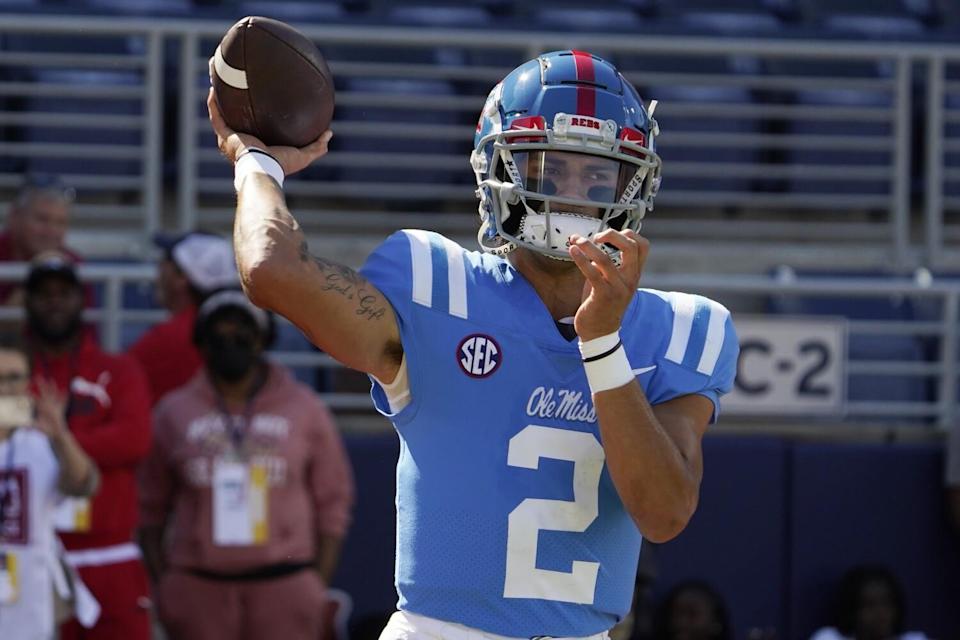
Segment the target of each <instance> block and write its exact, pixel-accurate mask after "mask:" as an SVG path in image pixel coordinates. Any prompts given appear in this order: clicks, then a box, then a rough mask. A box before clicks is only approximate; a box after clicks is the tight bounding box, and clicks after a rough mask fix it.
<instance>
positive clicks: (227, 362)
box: [206, 334, 260, 382]
mask: <svg viewBox="0 0 960 640" xmlns="http://www.w3.org/2000/svg"><path fill="white" fill-rule="evenodd" d="M206 352H207V366H208V367H209V368H210V372H211V373H213V375H214V376H216V377H217V378H220V379H221V380H223V381H224V382H238V381H240V380H242V379H243V378H244V377H245V376H246V375H247V374H248V373H250V370H251V369H253V368H254V367H255V366H256V365H257V364H258V363H259V362H260V354H259V353H257V349H256V346H255V344H254V342H253V341H252V340H249V339H246V338H231V337H226V336H220V335H216V334H214V335H211V336H210V337H209V338H208V340H207V348H206Z"/></svg>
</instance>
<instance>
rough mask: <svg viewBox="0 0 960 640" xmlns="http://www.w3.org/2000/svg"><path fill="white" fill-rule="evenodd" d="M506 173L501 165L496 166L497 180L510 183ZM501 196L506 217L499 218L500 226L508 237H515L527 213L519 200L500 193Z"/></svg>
mask: <svg viewBox="0 0 960 640" xmlns="http://www.w3.org/2000/svg"><path fill="white" fill-rule="evenodd" d="M506 173H507V172H506V169H504V166H503V163H500V164H498V165H497V170H496V177H497V180H499V181H501V182H511V180H510V179H509V178H508V177H507V175H506ZM517 186H521V185H517ZM501 194H502V195H504V196H506V197H504V198H502V204H503V205H506V209H507V211H508V215H505V216H501V217H500V226H502V227H503V230H504V231H506V232H507V233H509V234H510V235H517V233H518V232H519V231H520V222H521V221H522V220H523V216H524V214H526V213H527V210H526V208H525V207H524V205H523V202H522V201H521V200H520V199H519V198H517V197H513V198H511V197H509V196H508V195H507V194H503V193H502V192H501Z"/></svg>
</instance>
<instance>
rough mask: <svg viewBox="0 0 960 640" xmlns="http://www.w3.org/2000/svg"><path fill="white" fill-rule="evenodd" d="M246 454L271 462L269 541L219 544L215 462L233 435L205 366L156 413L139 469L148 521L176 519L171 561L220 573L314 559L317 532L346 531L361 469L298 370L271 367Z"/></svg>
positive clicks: (171, 528) (171, 524)
mask: <svg viewBox="0 0 960 640" xmlns="http://www.w3.org/2000/svg"><path fill="white" fill-rule="evenodd" d="M246 415H247V416H249V420H245V423H246V424H247V425H248V426H247V427H246V428H245V429H244V430H245V432H246V433H245V435H244V436H243V444H242V447H241V448H242V451H243V454H244V455H245V456H247V457H248V459H249V460H251V461H253V462H254V463H257V464H261V465H263V466H264V467H265V468H266V469H267V485H268V493H267V505H268V506H267V509H266V511H267V516H266V523H267V532H268V533H267V539H266V541H265V542H263V543H260V544H251V545H244V546H219V545H217V544H216V543H215V542H214V539H213V497H212V493H213V492H212V489H211V481H212V475H213V471H212V470H213V468H214V461H215V460H217V459H219V458H222V457H224V456H225V455H228V454H230V453H231V452H232V447H233V444H232V441H231V438H230V437H229V434H228V432H227V430H226V425H225V421H224V417H223V415H222V414H221V412H220V410H219V408H218V401H217V396H216V394H215V392H214V389H213V385H212V384H211V383H210V379H209V377H208V376H207V374H206V371H205V370H201V372H200V373H198V374H197V375H196V376H194V378H193V380H191V381H190V382H189V383H188V384H187V385H186V386H183V387H181V388H180V389H177V390H176V391H174V392H172V393H169V394H167V396H166V397H165V398H164V399H163V400H161V401H160V404H158V405H157V408H156V410H155V411H154V434H155V436H154V445H153V450H152V451H151V452H150V456H149V458H147V461H146V462H145V463H144V465H143V468H142V469H141V491H140V494H141V503H140V508H141V522H142V524H143V526H162V525H164V524H165V523H167V524H168V534H169V545H168V546H167V554H168V565H169V566H170V567H171V568H179V569H201V570H205V571H212V572H217V573H227V574H229V573H233V574H238V573H242V572H247V571H251V570H254V569H257V568H261V567H265V566H269V565H274V564H280V563H297V562H312V561H313V559H314V557H315V555H316V539H317V534H318V533H322V534H325V535H329V536H335V537H342V536H343V535H344V533H345V532H346V529H347V526H348V525H349V522H350V513H351V508H352V506H353V475H352V473H351V471H350V463H349V460H348V459H347V454H346V449H345V447H344V445H343V441H342V440H341V438H340V434H339V433H338V432H337V429H336V426H335V425H334V423H333V419H332V417H331V416H330V412H329V411H328V410H327V408H326V405H324V404H323V402H322V401H321V400H320V398H319V397H318V396H317V394H316V393H314V392H313V391H312V390H311V389H309V388H308V387H306V386H305V385H303V384H301V383H299V382H297V381H296V380H295V379H294V378H293V376H292V375H291V374H290V372H289V371H288V370H287V369H286V368H284V367H281V366H279V365H271V366H270V372H269V374H268V377H267V380H266V382H265V384H264V386H263V388H262V389H261V390H260V391H259V392H258V393H257V395H256V396H254V398H253V401H252V403H251V406H250V410H249V412H246Z"/></svg>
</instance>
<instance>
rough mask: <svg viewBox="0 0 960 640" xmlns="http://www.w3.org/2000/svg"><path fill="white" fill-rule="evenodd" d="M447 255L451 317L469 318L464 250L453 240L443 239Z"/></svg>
mask: <svg viewBox="0 0 960 640" xmlns="http://www.w3.org/2000/svg"><path fill="white" fill-rule="evenodd" d="M443 248H444V250H445V251H446V254H447V283H448V289H449V291H450V308H449V311H450V315H452V316H457V317H458V318H464V319H466V317H467V270H466V267H465V266H464V264H463V249H461V248H460V246H459V245H457V244H456V243H455V242H453V241H452V240H448V239H447V238H444V239H443Z"/></svg>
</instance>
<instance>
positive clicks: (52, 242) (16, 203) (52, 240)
mask: <svg viewBox="0 0 960 640" xmlns="http://www.w3.org/2000/svg"><path fill="white" fill-rule="evenodd" d="M74 196H75V192H74V190H73V189H71V188H69V187H67V186H65V185H64V184H63V183H62V182H61V181H60V180H59V179H58V178H56V177H53V176H30V177H28V178H27V179H26V181H25V182H24V184H23V186H22V187H21V188H20V191H19V192H18V193H17V195H16V197H15V198H14V200H13V203H12V204H11V205H10V209H9V212H8V213H7V223H6V229H4V231H3V232H0V262H29V261H30V260H32V259H33V258H34V256H36V255H38V254H40V253H42V252H44V251H60V252H62V253H64V254H66V255H68V256H70V258H71V259H72V260H73V261H74V262H78V261H79V260H80V257H79V256H78V255H77V254H76V253H74V252H73V251H71V250H70V249H67V247H66V243H65V242H66V241H65V238H66V235H67V227H68V225H69V223H70V209H71V207H72V206H73V200H74ZM0 304H4V305H17V306H19V305H21V304H23V291H22V289H21V288H20V287H19V286H18V285H17V284H16V283H12V282H0Z"/></svg>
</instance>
